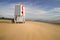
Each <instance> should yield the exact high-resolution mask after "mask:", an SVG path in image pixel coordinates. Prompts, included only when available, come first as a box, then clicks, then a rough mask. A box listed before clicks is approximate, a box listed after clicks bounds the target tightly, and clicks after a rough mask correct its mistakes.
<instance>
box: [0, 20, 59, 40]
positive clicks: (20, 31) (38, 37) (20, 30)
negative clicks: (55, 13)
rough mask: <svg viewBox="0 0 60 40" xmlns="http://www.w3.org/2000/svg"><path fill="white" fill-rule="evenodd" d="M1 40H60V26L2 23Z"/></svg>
mask: <svg viewBox="0 0 60 40" xmlns="http://www.w3.org/2000/svg"><path fill="white" fill-rule="evenodd" d="M0 40H60V25H56V24H49V23H43V22H33V21H26V22H25V23H20V24H14V23H13V24H12V23H0Z"/></svg>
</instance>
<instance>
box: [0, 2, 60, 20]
mask: <svg viewBox="0 0 60 40" xmlns="http://www.w3.org/2000/svg"><path fill="white" fill-rule="evenodd" d="M2 4H4V3H1V4H0V15H3V16H4V17H8V18H12V17H14V12H15V10H14V9H15V4H18V3H10V4H7V3H5V5H2ZM23 4H24V5H25V14H26V18H27V19H43V20H55V18H56V17H57V18H59V17H60V7H59V8H58V7H57V8H53V9H51V10H48V11H46V10H44V9H42V8H38V7H37V6H36V5H33V4H32V3H29V2H24V3H23ZM52 18H54V19H52ZM57 20H58V19H57Z"/></svg>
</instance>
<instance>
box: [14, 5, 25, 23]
mask: <svg viewBox="0 0 60 40" xmlns="http://www.w3.org/2000/svg"><path fill="white" fill-rule="evenodd" d="M14 22H15V23H17V22H18V23H19V22H25V7H24V5H23V4H16V5H15V14H14Z"/></svg>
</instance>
